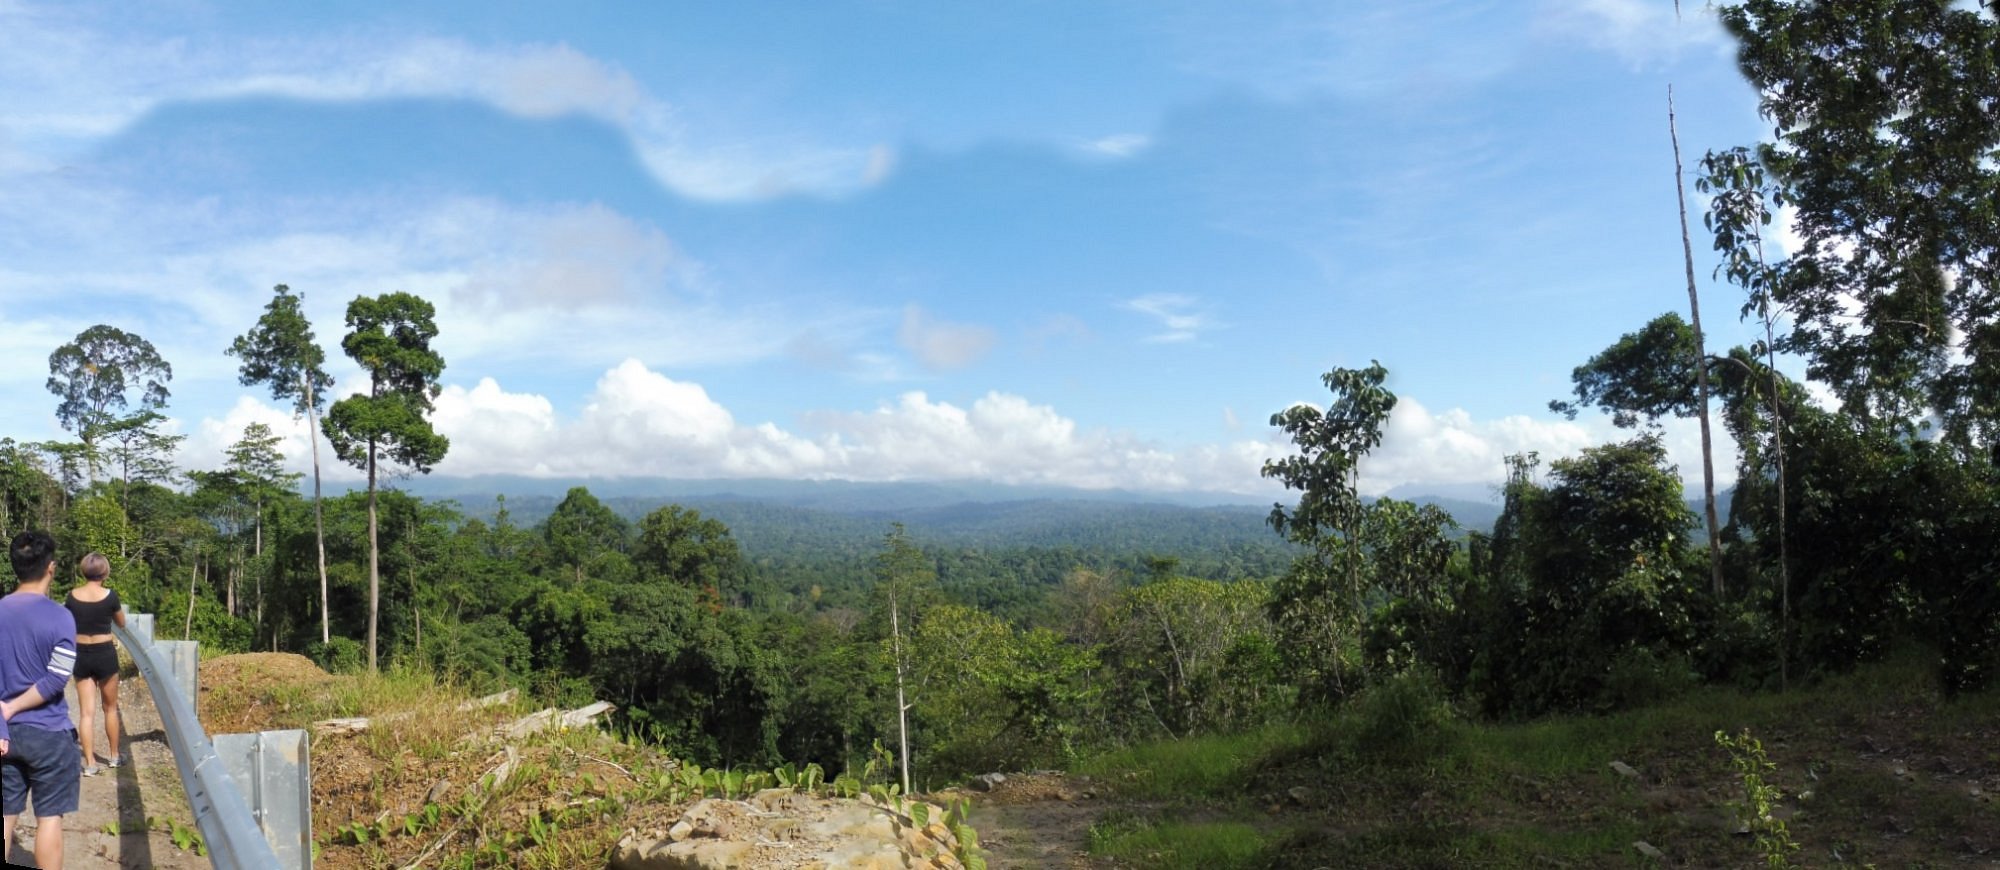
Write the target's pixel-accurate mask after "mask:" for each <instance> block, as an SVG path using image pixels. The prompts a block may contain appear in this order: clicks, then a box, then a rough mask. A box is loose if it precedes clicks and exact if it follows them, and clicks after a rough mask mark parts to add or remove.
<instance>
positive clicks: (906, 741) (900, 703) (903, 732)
mask: <svg viewBox="0 0 2000 870" xmlns="http://www.w3.org/2000/svg"><path fill="white" fill-rule="evenodd" d="M889 638H890V643H891V644H893V645H894V647H895V654H896V741H897V742H898V743H900V744H901V748H902V755H903V793H904V794H909V793H910V705H909V703H908V702H907V701H905V700H904V697H903V621H902V614H901V613H900V612H899V611H898V609H897V606H896V598H895V596H894V595H893V594H892V595H891V596H890V597H889Z"/></svg>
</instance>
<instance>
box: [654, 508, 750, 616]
mask: <svg viewBox="0 0 2000 870" xmlns="http://www.w3.org/2000/svg"><path fill="white" fill-rule="evenodd" d="M632 559H633V561H634V562H636V563H637V564H638V565H639V567H640V568H641V569H642V570H645V571H648V572H650V574H651V575H652V576H654V577H657V578H660V579H662V580H666V581H670V582H674V583H679V584H681V585H683V586H687V587H688V588H691V589H698V590H703V591H705V592H706V593H707V594H708V595H710V596H719V595H720V594H721V592H722V591H723V590H725V589H727V588H728V587H730V586H734V585H736V583H737V582H738V581H737V578H738V575H740V574H741V572H742V562H743V555H742V553H741V552H740V551H739V550H738V549H737V547H736V541H735V539H734V538H732V537H730V534H729V527H728V526H725V525H723V524H722V523H721V522H719V521H717V520H714V519H710V518H706V517H703V516H702V515H701V512H700V511H696V510H693V509H690V508H683V507H681V506H680V505H668V506H666V507H663V508H660V509H659V510H656V511H654V512H652V513H650V514H647V515H646V518H645V519H643V520H640V521H639V541H638V545H637V546H636V547H635V548H634V549H633V553H632Z"/></svg>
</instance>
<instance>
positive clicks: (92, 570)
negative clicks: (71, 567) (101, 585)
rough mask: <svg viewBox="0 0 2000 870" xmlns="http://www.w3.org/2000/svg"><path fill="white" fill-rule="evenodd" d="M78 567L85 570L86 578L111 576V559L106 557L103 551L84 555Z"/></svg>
mask: <svg viewBox="0 0 2000 870" xmlns="http://www.w3.org/2000/svg"><path fill="white" fill-rule="evenodd" d="M76 567H77V570H79V571H82V572H83V579H85V580H103V579H104V578H106V577H109V576H111V560H110V559H106V558H104V554H103V553H91V554H90V555H87V556H85V557H83V560H82V561H80V562H78V563H77V566H76Z"/></svg>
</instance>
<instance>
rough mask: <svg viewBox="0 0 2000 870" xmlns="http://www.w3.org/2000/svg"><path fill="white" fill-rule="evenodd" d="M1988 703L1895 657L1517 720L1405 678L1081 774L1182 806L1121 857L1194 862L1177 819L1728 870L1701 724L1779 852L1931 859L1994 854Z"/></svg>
mask: <svg viewBox="0 0 2000 870" xmlns="http://www.w3.org/2000/svg"><path fill="white" fill-rule="evenodd" d="M1996 713H2000V691H1987V692H1981V693H1973V694H1968V695H1965V696H1962V697H1958V698H1954V699H1951V700H1946V699H1944V698H1943V696H1942V694H1941V693H1940V691H1939V690H1938V686H1937V683H1936V680H1935V678H1934V676H1933V675H1932V669H1931V666H1930V663H1929V662H1927V661H1925V660H1924V659H1922V658H1921V657H1917V656H1911V655H1907V654H1906V655H1899V656H1895V657H1892V658H1890V659H1889V660H1887V661H1883V662H1878V663H1874V664H1870V665H1866V666H1863V667H1861V668H1859V669H1857V670H1856V671H1854V672H1852V673H1849V674H1843V675H1839V676H1835V677H1831V678H1827V679H1821V680H1814V681H1810V682H1808V681H1801V684H1800V686H1799V687H1798V688H1795V689H1794V690H1793V691H1791V692H1786V693H1776V692H1765V693H1759V692H1753V691H1747V690H1741V689H1736V688H1731V687H1722V686H1711V687H1699V688H1695V689H1692V690H1689V691H1687V692H1685V693H1681V694H1678V695H1676V696H1675V697H1673V698H1671V699H1668V700H1664V701H1662V702H1661V703H1659V704H1656V705H1654V706H1651V707H1644V708H1639V709H1633V710H1626V711H1622V712H1619V713H1615V714H1609V715H1575V716H1556V717H1549V718H1546V719H1541V720H1536V721H1532V722H1525V723H1475V722H1468V721H1465V720H1463V719H1461V718H1459V717H1456V716H1454V715H1452V714H1451V713H1450V710H1449V707H1448V706H1446V705H1445V704H1444V703H1443V701H1442V700H1441V698H1440V696H1439V694H1438V693H1436V692H1435V690H1434V688H1432V687H1428V686H1427V685H1426V684H1425V682H1424V681H1423V680H1422V679H1421V678H1413V679H1411V680H1408V681H1392V682H1390V683H1387V684H1385V685H1383V686H1381V687H1377V689H1376V690H1374V691H1371V692H1370V693H1366V694H1364V695H1362V696H1361V697H1359V698H1357V699H1356V700H1355V701H1353V702H1351V703H1349V704H1348V705H1347V706H1346V707H1344V708H1342V709H1340V710H1337V711H1334V712H1331V713H1328V714H1326V715H1324V716H1320V717H1315V718H1313V719H1311V720H1309V722H1308V723H1307V724H1304V725H1281V726H1271V727H1267V728H1262V729H1258V730H1255V731H1251V732H1248V733H1245V734H1240V735H1229V736H1218V737H1201V738H1196V739H1189V740H1179V741H1167V742H1163V743H1155V744H1149V745H1144V746H1136V747H1131V748H1128V749H1123V750H1120V751H1117V752H1112V753H1108V754H1106V755H1103V756H1100V757H1098V758H1095V759H1092V760H1091V761H1090V762H1089V763H1087V764H1085V765H1083V766H1082V770H1081V772H1085V773H1089V774H1091V775H1093V776H1095V777H1096V778H1098V779H1099V780H1100V781H1102V782H1104V783H1106V784H1108V785H1109V786H1110V787H1111V788H1112V789H1114V790H1115V791H1117V792H1118V793H1119V794H1120V795H1121V796H1122V797H1124V798H1127V799H1136V800H1143V801H1148V802H1154V803H1156V804H1158V803H1166V804H1170V805H1172V806H1174V807H1176V812H1178V813H1179V814H1180V815H1181V816H1183V817H1188V818H1193V819H1199V820H1200V822H1199V823H1195V822H1189V821H1186V820H1185V819H1184V818H1177V819H1175V820H1174V822H1175V824H1171V825H1169V824H1166V823H1163V822H1157V821H1155V822H1143V823H1142V822H1132V821H1129V820H1128V821H1127V822H1125V823H1123V824H1122V825H1110V826H1107V827H1106V828H1105V830H1104V831H1102V832H1101V833H1100V835H1099V838H1098V839H1099V841H1100V853H1101V854H1106V855H1112V856H1116V857H1118V858H1119V859H1120V860H1122V861H1125V862H1126V863H1129V864H1132V865H1135V866H1140V867H1156V866H1157V867H1168V866H1193V865H1186V864H1181V863H1178V862H1180V861H1181V860H1182V859H1181V858H1180V857H1178V856H1179V855H1181V854H1184V853H1187V854H1192V853H1191V852H1188V850H1189V849H1192V848H1194V847H1193V846H1183V845H1180V844H1182V843H1187V842H1191V841H1193V840H1195V839H1197V834H1196V833H1194V832H1200V833H1203V834H1213V835H1214V836H1217V837H1224V836H1228V837H1232V838H1233V840H1232V842H1234V843H1236V847H1237V849H1238V851H1235V852H1232V853H1230V855H1225V856H1221V857H1215V858H1211V859H1207V860H1214V861H1216V862H1217V863H1216V865H1215V866H1263V867H1274V868H1285V867H1300V868H1310V867H1319V866H1368V867H1437V866H1480V867H1536V866H1551V865H1550V863H1549V862H1556V863H1557V864H1558V865H1568V866H1579V867H1580V866H1591V867H1598V866H1615V867H1623V866H1647V865H1648V863H1649V861H1650V859H1646V858H1644V857H1642V856H1641V855H1640V854H1639V853H1638V852H1637V850H1636V849H1635V848H1634V847H1633V843H1634V841H1638V840H1644V841H1646V842H1647V843H1650V844H1652V845H1653V846H1655V847H1658V848H1660V849H1661V850H1663V851H1664V852H1665V853H1666V855H1667V863H1669V864H1672V865H1675V866H1747V865H1750V864H1755V863H1759V862H1760V860H1761V857H1762V856H1761V855H1759V854H1758V852H1757V848H1756V845H1755V844H1754V843H1753V841H1752V839H1751V838H1749V837H1739V836H1734V835H1733V834H1732V831H1733V830H1734V826H1735V825H1737V824H1740V821H1739V819H1738V815H1739V812H1738V808H1737V807H1734V806H1732V805H1733V804H1740V803H1742V802H1743V801H1744V800H1745V789H1746V785H1745V780H1744V778H1743V776H1742V773H1741V771H1739V770H1737V769H1736V768H1735V767H1734V766H1733V765H1732V763H1731V757H1730V755H1729V753H1728V752H1727V751H1726V750H1724V749H1721V748H1719V747H1717V745H1716V743H1715V740H1714V735H1715V733H1716V732H1718V731H1722V732H1725V733H1727V734H1731V735H1736V734H1740V733H1741V732H1742V731H1743V730H1744V729H1748V730H1749V731H1750V732H1751V733H1752V734H1754V735H1755V736H1756V737H1757V738H1758V739H1759V740H1760V741H1761V742H1762V743H1763V746H1764V747H1765V750H1766V751H1767V752H1768V759H1769V761H1770V763H1771V765H1772V767H1771V768H1770V769H1769V770H1768V771H1767V772H1766V773H1765V774H1764V778H1765V779H1766V780H1768V782H1769V784H1770V785H1771V786H1772V787H1774V788H1776V789H1777V792H1776V793H1775V796H1774V797H1772V798H1771V799H1770V806H1771V809H1772V811H1773V812H1774V813H1777V814H1778V815H1779V817H1780V818H1784V819H1787V820H1788V825H1789V830H1790V833H1791V835H1792V836H1793V837H1794V838H1795V839H1796V841H1797V842H1798V843H1799V845H1800V847H1801V850H1800V851H1799V852H1798V853H1796V855H1795V857H1794V858H1793V860H1794V861H1796V862H1798V863H1801V864H1804V865H1807V866H1816V865H1821V864H1831V863H1853V862H1857V861H1859V862H1872V863H1874V864H1876V865H1877V866H1883V867H1888V866H1942V865H1944V864H1948V863H1961V862H1964V861H1968V860H1984V859H1985V858H1986V857H1988V856H1991V855H1996V854H2000V798H1996V797H1995V795H1996V794H2000V750H1995V749H1993V748H1992V747H1994V746H1996V745H2000V724H1996V718H1997V717H1996V715H1995V714H1996ZM1613 761H1622V762H1624V763H1626V764H1628V765H1630V766H1632V767H1633V768H1636V770H1637V771H1638V776H1637V777H1626V776H1623V775H1620V774H1618V773H1614V772H1613V771H1612V769H1611V767H1610V764H1611V762H1613ZM1227 826H1237V827H1240V828H1248V831H1249V833H1250V834H1255V837H1251V836H1248V835H1245V834H1241V833H1239V834H1234V835H1231V834H1223V833H1220V832H1221V831H1222V830H1224V828H1226V827H1227ZM1252 839H1255V840H1259V841H1261V842H1262V843H1263V844H1264V845H1263V847H1262V849H1263V851H1261V852H1257V853H1250V852H1248V851H1247V850H1248V849H1249V848H1250V846H1249V845H1248V843H1249V842H1250V841H1251V840H1252ZM1114 847H1115V848H1116V849H1118V850H1120V851H1116V852H1112V851H1107V850H1109V849H1112V848H1114ZM1245 854H1255V855H1257V856H1258V857H1256V858H1254V859H1246V858H1243V857H1242V856H1243V855H1245ZM1231 856H1234V857H1231ZM1836 856H1838V857H1836ZM1229 861H1235V862H1237V863H1236V864H1233V865H1232V864H1229V863H1227V862H1229ZM1246 861H1247V862H1248V863H1244V862H1246Z"/></svg>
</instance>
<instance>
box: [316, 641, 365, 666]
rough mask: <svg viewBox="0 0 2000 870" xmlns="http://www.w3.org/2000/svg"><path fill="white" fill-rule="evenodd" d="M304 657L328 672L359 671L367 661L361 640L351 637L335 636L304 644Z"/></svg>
mask: <svg viewBox="0 0 2000 870" xmlns="http://www.w3.org/2000/svg"><path fill="white" fill-rule="evenodd" d="M306 657H307V658H310V659H312V660H313V661H314V662H315V663H317V664H318V665H319V666H320V668H322V669H323V670H325V671H326V672H327V673H330V674H345V673H353V672H355V671H359V670H361V668H362V665H363V664H365V663H366V662H367V658H366V650H364V649H363V648H362V646H361V642H360V641H357V640H355V639H353V638H351V637H335V638H334V639H332V640H330V641H327V642H325V643H320V642H314V643H312V644H309V645H307V646H306Z"/></svg>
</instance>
